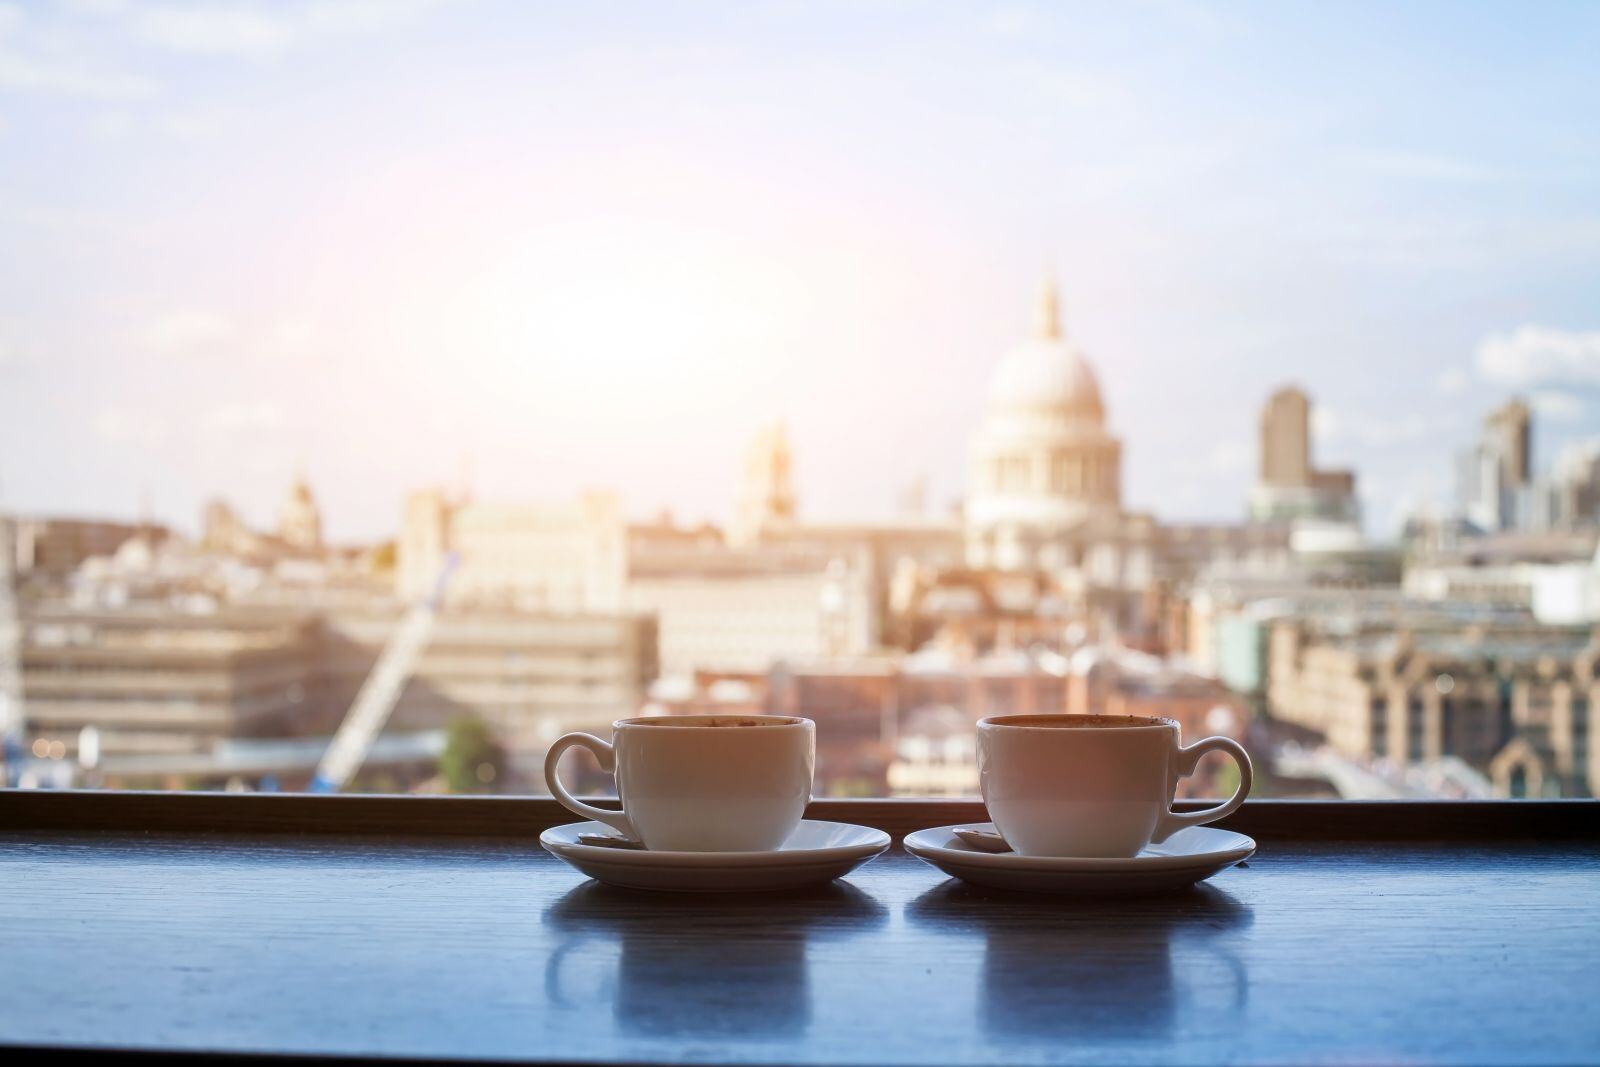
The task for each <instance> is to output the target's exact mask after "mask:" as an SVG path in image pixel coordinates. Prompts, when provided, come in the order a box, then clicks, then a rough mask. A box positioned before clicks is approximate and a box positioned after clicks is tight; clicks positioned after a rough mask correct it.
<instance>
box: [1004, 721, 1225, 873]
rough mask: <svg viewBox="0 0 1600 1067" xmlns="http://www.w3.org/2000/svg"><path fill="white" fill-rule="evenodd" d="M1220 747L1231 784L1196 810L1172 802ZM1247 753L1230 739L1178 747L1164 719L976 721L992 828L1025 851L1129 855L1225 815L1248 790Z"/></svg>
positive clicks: (1174, 731) (1174, 732)
mask: <svg viewBox="0 0 1600 1067" xmlns="http://www.w3.org/2000/svg"><path fill="white" fill-rule="evenodd" d="M1208 752H1224V753H1226V754H1228V755H1229V756H1232V757H1233V759H1234V761H1235V762H1237V763H1238V765H1239V787H1238V788H1237V789H1236V790H1234V794H1233V796H1232V797H1230V798H1229V799H1228V800H1227V801H1225V802H1223V803H1222V804H1220V805H1218V806H1216V807H1212V808H1206V809H1204V810H1202V811H1195V812H1185V813H1178V812H1175V811H1173V810H1172V801H1173V798H1174V797H1175V796H1176V795H1177V789H1178V782H1179V781H1180V780H1181V779H1183V778H1185V777H1187V776H1188V775H1191V774H1193V773H1194V770H1195V766H1196V764H1198V763H1199V762H1200V757H1201V756H1203V755H1205V754H1206V753H1208ZM1250 777H1251V776H1250V756H1249V755H1248V754H1247V753H1246V752H1245V750H1244V748H1243V747H1242V746H1241V745H1240V744H1239V743H1238V742H1237V741H1234V740H1233V739H1232V738H1228V737H1208V738H1206V739H1204V740H1203V741H1197V742H1195V743H1194V744H1192V745H1188V746H1185V745H1184V744H1183V743H1182V741H1181V740H1180V738H1179V733H1178V724H1177V723H1176V722H1174V721H1173V720H1171V719H1156V718H1146V717H1143V716H1137V715H996V716H992V717H990V718H987V719H983V720H981V721H979V723H978V779H979V783H980V785H981V787H982V790H983V802H984V804H985V806H987V807H988V809H989V818H990V819H992V820H993V821H994V825H995V829H996V830H998V831H999V832H1000V834H1001V836H1002V837H1004V838H1005V839H1006V843H1007V844H1009V845H1010V846H1011V847H1012V849H1013V850H1015V851H1016V852H1018V853H1019V854H1021V855H1024V856H1077V857H1085V858H1089V857H1093V858H1131V857H1133V856H1137V855H1138V854H1139V852H1140V851H1141V850H1142V849H1144V848H1146V847H1147V846H1149V845H1151V844H1160V843H1161V842H1163V841H1166V840H1167V839H1168V838H1169V837H1171V836H1172V835H1173V834H1175V833H1177V832H1178V831H1179V830H1182V829H1184V828H1185V827H1188V826H1203V825H1205V824H1206V823H1211V822H1216V821H1217V820H1218V819H1221V818H1224V817H1226V816H1228V815H1231V814H1232V813H1233V812H1234V811H1237V810H1238V808H1239V805H1240V804H1242V803H1244V798H1245V796H1246V795H1247V794H1248V793H1249V792H1250Z"/></svg>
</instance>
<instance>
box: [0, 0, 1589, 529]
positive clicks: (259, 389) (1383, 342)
mask: <svg viewBox="0 0 1600 1067" xmlns="http://www.w3.org/2000/svg"><path fill="white" fill-rule="evenodd" d="M1597 54H1600V5H1595V4H1584V3H1575V4H1560V3H1536V4H1526V3H1475V4H1459V3H1439V4H1434V3H1424V2H1413V3H1406V4H1378V3H1371V4H1361V3H1340V4H1326V3H1289V2H1274V3H1263V4H1252V3H1242V2H1241V3H1229V4H1217V5H1212V4H1206V3H1199V2H1187V0H1160V2H1156V0H1145V2H1139V3H1134V2H1129V3H1115V4H1109V3H1108V4H1075V3H1056V2H1050V3H1039V4H1026V3H1019V4H995V5H981V4H976V3H973V4H959V3H950V4H944V3H912V2H899V0H876V2H857V3H849V4H830V3H809V2H808V3H800V2H776V3H759V2H758V3H727V4H706V3H598V4H543V3H523V2H510V0H507V2H494V0H462V2H458V3H450V2H428V0H396V2H394V3H383V2H380V0H322V2H319V3H309V2H299V0H273V2H260V3H251V2H247V0H238V2H232V0H228V2H210V0H196V2H191V3H176V2H160V3H158V2H151V3H139V2H134V0H62V2H59V3H47V2H42V0H41V2H37V3H34V2H26V3H15V2H13V3H3V2H0V511H13V512H23V513H38V514H58V513H59V514H81V515H102V516H122V517H133V516H136V515H139V514H140V513H141V512H143V511H145V510H148V512H149V514H151V515H152V517H154V518H157V519H160V520H164V521H167V522H170V523H173V524H175V525H177V526H178V527H180V528H182V529H187V530H194V529H195V528H196V527H197V526H198V521H199V515H200V511H201V508H202V506H203V504H204V502H205V501H206V500H208V499H211V498H213V497H222V498H225V499H228V500H230V501H231V502H233V503H234V504H235V506H236V507H238V508H239V510H240V511H241V512H242V513H243V514H244V516H245V517H246V519H247V520H249V521H252V522H254V523H257V524H261V525H265V524H268V523H271V522H273V521H274V520H275V515H276V509H277V507H278V505H279V502H280V501H281V500H282V499H283V497H284V496H285V493H286V490H287V487H288V484H289V482H290V480H291V479H292V478H293V477H294V476H295V475H296V473H297V472H300V471H303V472H304V473H305V474H306V475H307V476H308V477H309V479H310V481H311V483H312V485H313V487H314V488H315V490H316V492H317V495H318V497H319V500H320V502H321V504H322V507H323V512H324V517H325V523H326V527H327V531H328V533H329V535H330V536H331V537H333V538H334V539H336V540H340V541H355V540H363V539H370V538H381V537H387V536H392V535H393V534H394V532H395V530H396V528H397V526H398V522H399V517H400V513H401V506H402V502H403V498H404V495H405V494H406V492H408V491H409V490H412V489H416V488H420V487H424V486H428V485H435V484H437V485H447V486H463V485H464V486H467V487H470V489H471V491H472V492H473V493H474V494H475V495H477V496H479V497H483V498H494V499H507V500H541V499H557V498H562V497H566V496H569V495H571V494H573V493H576V492H579V491H581V490H584V489H588V488H602V489H613V490H615V491H617V492H618V493H619V494H620V495H621V496H622V499H623V501H624V504H625V506H626V507H627V509H628V510H629V511H630V512H631V513H633V514H635V515H638V516H645V515H653V514H655V513H657V512H658V511H659V510H660V509H663V508H670V509H671V510H672V511H673V513H674V514H675V515H676V516H677V517H679V518H680V519H682V520H685V521H699V520H701V519H703V518H711V519H722V518H725V517H726V516H727V515H728V514H729V512H730V510H731V506H732V499H733V495H734V492H735V489H736V484H737V479H738V475H739V470H740V465H741V456H742V453H743V450H744V448H745V446H746V443H747V441H748V440H749V439H750V438H751V437H752V436H753V434H754V433H755V432H756V431H757V430H758V428H759V427H760V426H762V425H763V424H764V423H767V422H769V421H770V420H773V419H778V418H781V419H783V420H784V421H785V423H786V425H787V427H788V431H789V434H790V438H791V442H792V446H793V449H794V453H795V466H796V479H797V489H798V493H799V497H800V508H801V512H802V514H803V515H804V516H805V517H809V518H814V519H842V518H873V517H884V516H888V515H890V514H892V513H893V512H894V510H895V508H896V506H897V502H898V501H899V500H900V499H901V498H902V497H903V495H904V493H905V491H906V489H907V487H908V486H910V485H911V484H913V483H915V482H917V481H919V480H923V481H925V483H926V485H927V488H928V496H929V499H930V500H932V501H933V502H935V505H936V506H937V507H939V508H943V507H944V506H945V505H947V504H949V503H950V502H953V501H956V500H959V498H960V496H961V494H962V491H963V485H964V481H965V467H966V450H967V443H968V439H969V436H970V435H971V433H972V432H973V431H974V430H975V429H976V428H977V426H978V425H979V422H980V420H981V418H982V414H983V407H984V394H985V390H986V388H987V383H988V381H989V377H990V375H991V373H992V372H993V369H994V367H995V365H996V364H997V363H998V361H999V360H1000V359H1001V358H1002V356H1003V355H1004V354H1005V352H1006V351H1007V349H1008V348H1009V347H1010V346H1011V345H1013V344H1014V343H1016V342H1017V341H1018V340H1019V339H1020V338H1021V337H1022V336H1023V335H1024V334H1025V332H1026V331H1027V329H1028V325H1029V322H1030V316H1031V311H1032V306H1031V305H1032V301H1033V294H1034V292H1035V290H1036V288H1037V286H1038V284H1039V280H1040V278H1041V276H1042V275H1043V274H1044V273H1045V272H1046V271H1050V272H1053V273H1054V275H1055V276H1056V277H1057V279H1058V280H1059V283H1060V287H1061V292H1062V300H1063V304H1064V310H1065V322H1066V328H1067V331H1068V333H1069V334H1070V335H1071V336H1072V338H1073V339H1074V340H1075V341H1076V342H1077V343H1078V344H1079V345H1081V346H1082V348H1083V349H1084V351H1085V352H1086V353H1087V354H1088V357H1089V359H1090V360H1091V362H1092V364H1093V365H1094V367H1095V370H1096V372H1097V374H1098V375H1099V378H1100V382H1101V386H1102V390H1103V392H1104V394H1105V398H1106V404H1107V408H1108V412H1109V420H1110V424H1111V427H1112V429H1113V431H1114V432H1115V433H1117V434H1118V435H1119V436H1120V437H1121V438H1122V440H1123V447H1124V468H1123V481H1124V495H1125V498H1126V501H1127V503H1128V504H1129V505H1130V506H1131V507H1134V508H1137V509H1140V510H1146V511H1150V512H1153V513H1154V514H1156V515H1157V516H1159V517H1162V518H1166V519H1173V520H1180V519H1230V518H1238V517H1240V516H1241V515H1242V513H1243V508H1244V501H1245V497H1246V494H1247V492H1248V489H1249V485H1250V483H1251V481H1252V478H1253V475H1254V472H1255V468H1256V462H1257V460H1256V432H1257V420H1258V412H1259V409H1260V406H1261V403H1262V402H1263V400H1264V399H1265V398H1266V396H1267V395H1268V394H1269V393H1270V392H1272V391H1273V389H1275V388H1277V387H1278V386H1280V385H1283V384H1285V383H1291V382H1292V383H1297V384H1299V385H1300V386H1302V387H1303V388H1305V389H1306V390H1307V391H1308V392H1309V393H1310V394H1311V396H1312V397H1313V400H1314V403H1315V405H1316V441H1315V449H1316V455H1317V460H1318V462H1319V463H1320V464H1322V465H1327V466H1351V467H1354V468H1355V469H1356V470H1357V472H1358V476H1359V479H1360V483H1359V484H1360V489H1361V493H1362V497H1363V503H1364V505H1365V509H1366V514H1367V519H1368V526H1369V530H1371V532H1373V533H1375V534H1377V535H1380V536H1381V535H1385V534H1388V533H1391V532H1392V530H1393V529H1394V527H1395V525H1396V523H1397V521H1398V519H1399V517H1400V516H1402V515H1403V514H1405V513H1407V512H1408V511H1410V510H1411V509H1413V508H1417V507H1423V506H1431V507H1434V508H1440V507H1443V506H1444V505H1445V504H1446V503H1447V501H1448V499H1449V496H1450V494H1451V491H1452V477H1453V459H1452V457H1453V455H1454V454H1455V453H1456V451H1457V450H1458V449H1460V448H1461V447H1463V446H1464V445H1466V444H1467V443H1468V442H1470V441H1471V440H1472V439H1473V438H1474V436H1475V435H1476V433H1477V431H1478V427H1479V425H1480V422H1481V419H1482V416H1483V414H1484V413H1485V412H1486V411H1487V410H1488V409H1489V408H1491V407H1492V406H1494V405H1495V404H1497V403H1500V402H1501V401H1503V400H1504V399H1505V398H1507V397H1508V396H1510V395H1512V394H1513V393H1519V394H1521V395H1524V396H1527V397H1529V398H1530V400H1531V401H1532V403H1533V405H1534V407H1535V410H1536V413H1537V414H1536V425H1537V430H1536V438H1535V462H1536V463H1537V464H1539V465H1546V464H1548V463H1549V462H1551V461H1552V460H1553V458H1554V456H1555V454H1556V452H1557V450H1558V449H1559V448H1561V447H1563V446H1564V445H1565V444H1567V443H1570V442H1573V441H1578V440H1582V439H1587V438H1592V437H1597V436H1600V67H1597V66H1596V64H1595V62H1594V57H1595V56H1596V55H1597Z"/></svg>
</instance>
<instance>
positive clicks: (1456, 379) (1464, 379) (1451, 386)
mask: <svg viewBox="0 0 1600 1067" xmlns="http://www.w3.org/2000/svg"><path fill="white" fill-rule="evenodd" d="M1471 383H1472V378H1471V376H1470V375H1469V374H1467V372H1466V371H1464V370H1462V369H1460V368H1459V367H1451V368H1450V369H1449V370H1447V371H1441V372H1440V373H1439V376H1438V377H1437V378H1435V379H1434V380H1433V384H1434V388H1436V389H1438V390H1439V392H1441V393H1443V394H1444V395H1445V396H1455V395H1456V394H1457V393H1463V392H1466V389H1467V386H1468V385H1470V384H1471Z"/></svg>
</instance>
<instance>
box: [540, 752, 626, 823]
mask: <svg viewBox="0 0 1600 1067" xmlns="http://www.w3.org/2000/svg"><path fill="white" fill-rule="evenodd" d="M574 745H576V746H577V747H579V748H586V749H588V750H589V751H590V752H593V753H594V758H595V759H597V760H599V761H600V769H601V770H602V771H605V772H606V773H608V774H609V773H612V772H614V771H615V770H616V769H617V752H616V749H614V748H612V747H611V742H609V741H602V740H600V739H599V738H598V737H596V736H594V735H593V734H567V735H565V736H563V737H560V738H557V739H556V743H555V744H553V745H551V746H550V751H549V752H546V753H545V756H544V783H545V785H547V786H549V787H550V795H551V796H553V797H555V798H556V799H557V800H558V801H560V802H561V806H562V807H564V808H566V809H567V810H568V811H570V812H572V813H573V814H574V815H582V816H583V817H584V818H586V819H593V820H594V821H595V822H599V823H605V824H606V825H607V826H609V827H611V828H612V829H613V830H615V831H617V832H618V833H620V834H621V835H622V836H623V837H626V838H629V839H631V840H634V841H637V840H639V835H638V833H637V832H635V830H634V828H633V823H631V822H629V821H628V813H627V812H625V811H607V810H606V809H604V808H597V807H594V806H593V805H591V804H585V803H584V802H583V801H581V800H578V799H577V798H576V797H574V796H573V795H572V794H571V793H569V792H567V787H566V786H564V785H562V784H561V775H560V774H558V773H557V772H556V765H557V764H559V763H560V762H561V754H562V753H563V752H565V751H566V750H567V749H569V748H572V747H573V746H574Z"/></svg>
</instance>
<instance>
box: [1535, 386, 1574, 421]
mask: <svg viewBox="0 0 1600 1067" xmlns="http://www.w3.org/2000/svg"><path fill="white" fill-rule="evenodd" d="M1528 403H1529V404H1531V405H1532V406H1533V410H1534V411H1536V412H1538V413H1539V414H1540V415H1543V416H1545V417H1546V418H1548V419H1550V420H1552V421H1554V422H1577V421H1578V420H1580V419H1582V418H1583V416H1584V414H1585V413H1586V412H1587V411H1588V406H1587V405H1586V404H1585V403H1584V402H1583V398H1582V397H1580V396H1576V395H1574V394H1572V393H1565V392H1562V391H1561V390H1559V389H1541V390H1539V391H1538V392H1536V393H1534V394H1532V395H1531V396H1530V397H1529V398H1528Z"/></svg>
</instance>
